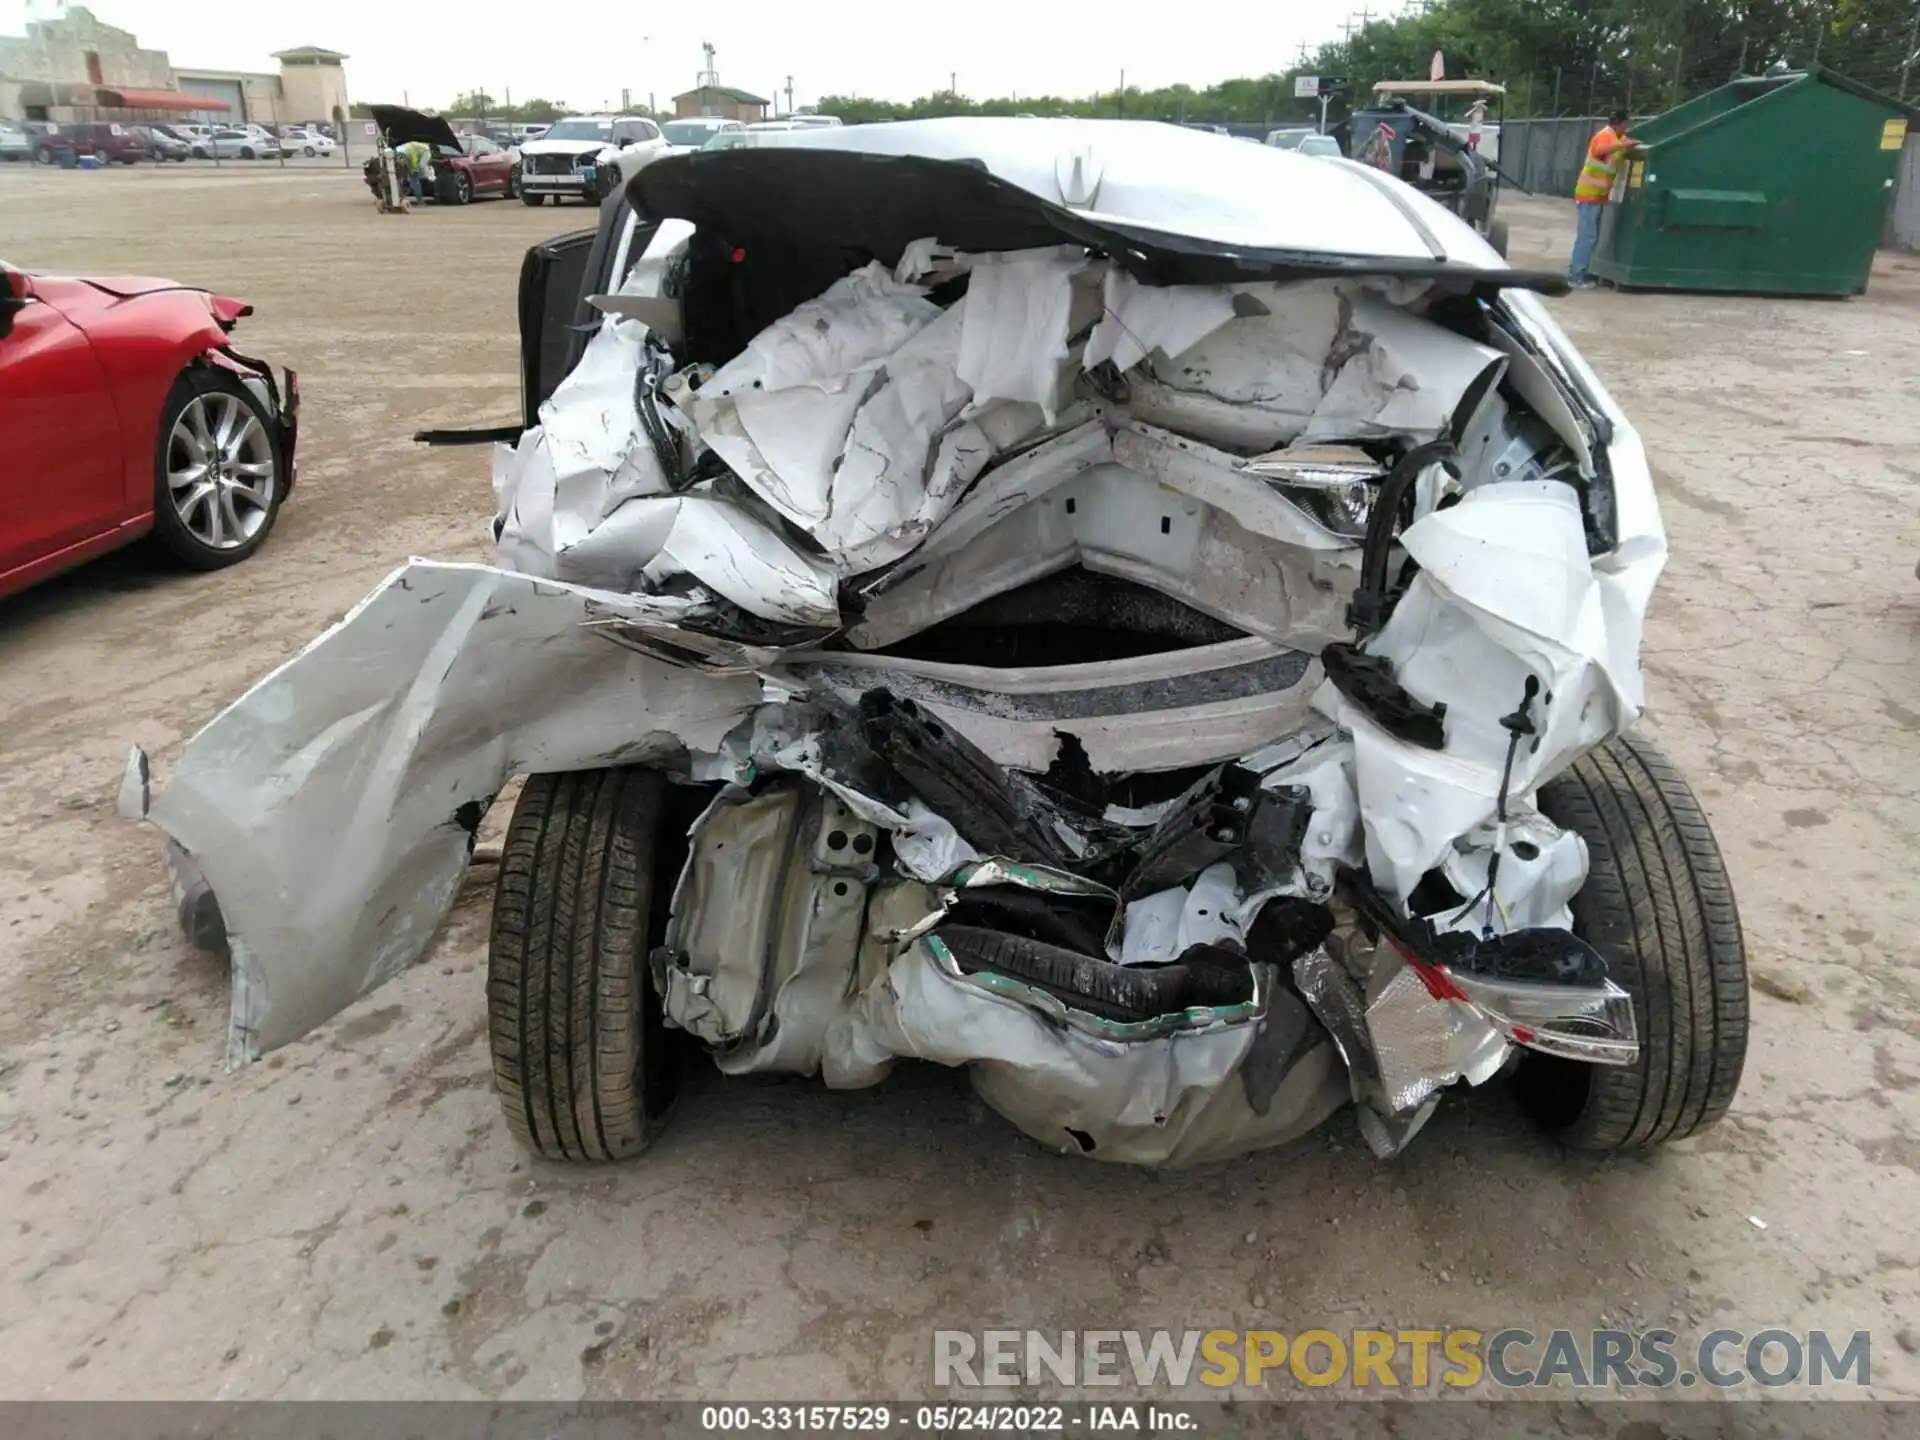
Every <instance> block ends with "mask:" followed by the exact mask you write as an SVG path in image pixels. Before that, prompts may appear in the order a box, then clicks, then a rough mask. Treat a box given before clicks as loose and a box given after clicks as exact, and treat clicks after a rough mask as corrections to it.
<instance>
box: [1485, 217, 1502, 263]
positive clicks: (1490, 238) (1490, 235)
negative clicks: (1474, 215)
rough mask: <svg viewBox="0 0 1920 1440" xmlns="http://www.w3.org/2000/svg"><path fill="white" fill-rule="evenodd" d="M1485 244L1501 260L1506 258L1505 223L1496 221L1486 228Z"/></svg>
mask: <svg viewBox="0 0 1920 1440" xmlns="http://www.w3.org/2000/svg"><path fill="white" fill-rule="evenodd" d="M1487 244H1489V245H1491V246H1492V247H1493V251H1494V254H1496V255H1498V256H1499V257H1500V258H1501V259H1502V260H1504V259H1506V258H1507V222H1506V221H1504V220H1496V221H1494V222H1493V223H1492V224H1491V225H1489V226H1488V227H1487Z"/></svg>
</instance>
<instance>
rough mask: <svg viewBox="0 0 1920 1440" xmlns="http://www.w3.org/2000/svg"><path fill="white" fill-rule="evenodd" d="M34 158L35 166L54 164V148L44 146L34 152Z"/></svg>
mask: <svg viewBox="0 0 1920 1440" xmlns="http://www.w3.org/2000/svg"><path fill="white" fill-rule="evenodd" d="M33 158H34V163H35V164H39V165H51V164H53V149H52V147H51V146H47V145H42V146H41V147H40V148H39V149H38V150H36V151H34V152H33Z"/></svg>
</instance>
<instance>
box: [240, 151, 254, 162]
mask: <svg viewBox="0 0 1920 1440" xmlns="http://www.w3.org/2000/svg"><path fill="white" fill-rule="evenodd" d="M240 158H241V159H242V160H251V159H253V151H251V150H244V149H243V150H242V151H241V152H240Z"/></svg>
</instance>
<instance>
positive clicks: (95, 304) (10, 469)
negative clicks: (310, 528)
mask: <svg viewBox="0 0 1920 1440" xmlns="http://www.w3.org/2000/svg"><path fill="white" fill-rule="evenodd" d="M251 312H252V307H251V306H249V305H247V304H245V303H244V302H242V301H239V300H230V299H227V298H226V297H224V296H220V295H214V294H212V293H210V292H208V291H205V290H196V289H193V288H191V287H188V286H184V285H176V284H175V283H174V282H172V281H171V280H152V279H146V278H143V277H135V276H105V277H95V278H91V279H75V278H71V277H67V276H52V275H35V274H27V273H26V272H24V271H21V270H16V269H14V268H12V267H10V266H7V265H5V264H4V263H0V595H4V594H7V593H9V592H11V591H14V590H20V589H23V588H25V587H26V586H28V585H31V584H33V583H34V582H35V581H37V580H42V579H45V578H46V577H47V576H49V575H52V574H54V573H56V572H57V571H60V570H64V569H67V568H68V567H69V566H73V565H78V564H79V563H81V562H82V561H84V560H90V559H92V558H93V557H94V556H96V555H101V554H104V553H105V552H107V551H109V550H113V549H117V548H118V547H120V546H122V545H126V544H129V543H131V542H133V541H135V540H137V539H139V538H140V537H141V536H143V535H146V534H148V533H151V534H152V535H153V536H154V537H155V538H156V539H157V540H158V541H159V543H160V544H161V545H163V546H164V547H165V548H166V549H167V550H168V551H169V552H171V554H172V555H173V556H174V557H175V558H176V559H177V560H178V561H180V562H181V563H182V564H185V565H187V566H190V567H191V568H193V569H196V570H217V569H220V568H221V567H223V566H227V565H231V564H234V563H235V562H236V561H240V560H244V559H246V558H247V556H249V555H251V554H252V553H253V552H254V551H255V550H257V549H259V548H260V546H261V544H262V543H263V542H264V541H265V540H266V538H267V534H268V532H269V531H270V530H272V529H273V522H274V517H275V516H276V515H278V514H279V511H280V505H281V503H282V502H283V501H284V500H285V499H286V496H287V492H288V491H289V490H290V489H291V488H292V487H293V480H294V467H293V451H294V439H295V435H296V431H297V423H298V414H299V407H300V391H299V381H298V379H297V377H296V376H295V375H294V374H293V372H292V371H285V372H284V378H283V380H282V381H281V382H280V383H276V382H275V379H274V375H273V370H272V368H271V367H270V366H268V365H266V364H265V363H263V362H261V361H259V360H254V359H251V358H249V357H248V356H246V355H243V354H241V353H240V352H239V351H237V350H235V349H234V348H233V346H232V345H231V344H230V343H229V339H228V336H229V334H230V332H231V331H232V330H233V327H234V325H235V324H236V323H237V322H238V321H239V320H240V318H241V317H242V316H244V315H248V314H250V313H251Z"/></svg>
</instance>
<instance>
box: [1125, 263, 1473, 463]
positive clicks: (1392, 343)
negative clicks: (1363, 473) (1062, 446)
mask: <svg viewBox="0 0 1920 1440" xmlns="http://www.w3.org/2000/svg"><path fill="white" fill-rule="evenodd" d="M1236 298H1237V300H1238V302H1239V306H1240V309H1241V310H1242V311H1243V312H1244V311H1246V310H1248V309H1250V308H1251V307H1252V305H1253V304H1256V303H1257V304H1258V305H1259V306H1260V307H1261V308H1262V310H1263V311H1264V313H1259V314H1246V313H1241V314H1239V315H1237V316H1236V317H1235V318H1234V319H1232V320H1230V321H1228V322H1227V323H1225V324H1223V325H1221V326H1220V327H1219V328H1218V329H1216V330H1214V331H1213V332H1212V333H1211V334H1209V335H1208V336H1207V337H1206V338H1205V339H1203V340H1201V341H1200V342H1199V343H1197V344H1195V345H1193V346H1191V347H1189V348H1188V349H1187V350H1185V351H1182V352H1181V353H1180V354H1178V355H1175V356H1173V357H1172V358H1171V359H1167V360H1160V359H1155V360H1153V361H1152V362H1151V363H1149V364H1147V365H1145V366H1143V367H1142V368H1141V369H1140V370H1138V371H1137V372H1135V373H1134V375H1133V376H1132V377H1131V379H1130V384H1129V399H1128V408H1129V409H1130V410H1131V411H1132V413H1133V415H1134V417H1135V418H1136V419H1139V420H1142V421H1145V422H1147V423H1149V424H1153V425H1158V426H1161V427H1164V428H1165V429H1168V430H1175V431H1178V432H1180V433H1181V434H1184V435H1191V436H1193V437H1194V438H1196V439H1199V440H1204V441H1206V442H1208V443H1209V444H1212V445H1218V446H1222V447H1224V448H1226V449H1229V450H1234V451H1238V452H1240V453H1242V454H1247V453H1256V452H1259V451H1263V450H1271V449H1275V448H1277V447H1279V446H1282V445H1286V444H1289V443H1291V442H1292V441H1294V440H1296V439H1300V438H1305V439H1309V440H1352V439H1377V438H1382V437H1385V436H1389V435H1403V436H1407V437H1410V438H1413V439H1416V440H1431V439H1433V438H1435V437H1436V436H1438V435H1440V434H1441V433H1443V432H1444V431H1445V429H1446V426H1447V422H1448V421H1449V420H1450V419H1451V418H1452V415H1453V411H1454V408H1455V407H1456V406H1457V405H1458V404H1459V403H1460V400H1461V398H1462V397H1463V396H1464V395H1465V394H1466V393H1467V391H1468V389H1469V388H1470V387H1472V386H1473V385H1474V384H1475V382H1476V381H1478V380H1479V379H1480V377H1481V376H1482V375H1483V374H1485V373H1486V372H1487V371H1489V370H1492V371H1494V372H1495V374H1494V377H1493V378H1494V380H1495V381H1497V380H1498V378H1499V374H1500V373H1502V372H1504V370H1505V367H1506V357H1505V356H1504V355H1503V354H1502V353H1501V352H1500V351H1498V350H1495V349H1492V348H1490V347H1488V346H1485V345H1481V344H1478V343H1477V342H1475V341H1472V340H1468V339H1467V338H1465V337H1464V336H1461V335H1458V334H1455V333H1454V332H1453V331H1451V330H1448V329H1445V328H1444V327H1442V326H1440V325H1436V324H1435V323H1434V322H1433V321H1431V320H1428V319H1426V318H1425V317H1423V316H1420V315H1416V314H1413V313H1412V312H1411V311H1408V310H1405V309H1402V308H1401V307H1400V306H1398V305H1395V304H1393V303H1392V302H1391V301H1389V300H1388V299H1387V298H1386V297H1385V296H1383V295H1381V294H1379V293H1377V292H1376V291H1374V290H1373V289H1371V288H1369V287H1368V286H1365V285H1361V284H1356V283H1351V282H1330V281H1312V282H1307V283H1302V284H1293V285H1271V284H1268V285H1250V286H1245V287H1242V288H1240V289H1239V290H1238V291H1237V292H1236Z"/></svg>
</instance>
